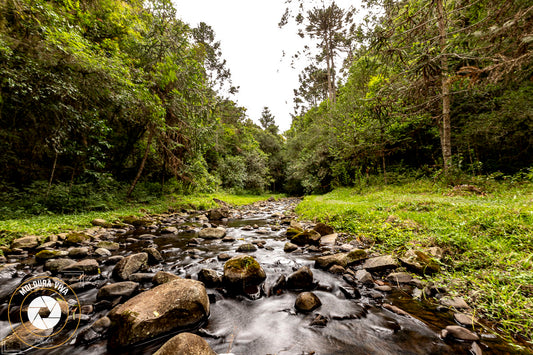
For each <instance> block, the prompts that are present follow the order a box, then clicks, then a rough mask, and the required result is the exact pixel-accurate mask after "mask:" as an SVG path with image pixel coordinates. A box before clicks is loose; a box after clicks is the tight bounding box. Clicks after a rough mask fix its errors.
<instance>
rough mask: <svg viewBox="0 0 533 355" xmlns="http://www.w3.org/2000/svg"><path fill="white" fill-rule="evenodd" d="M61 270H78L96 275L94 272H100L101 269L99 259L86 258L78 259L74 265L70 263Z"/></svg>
mask: <svg viewBox="0 0 533 355" xmlns="http://www.w3.org/2000/svg"><path fill="white" fill-rule="evenodd" d="M59 271H60V272H65V271H78V272H82V273H84V274H90V275H94V274H98V272H99V271H100V268H99V265H98V261H96V260H94V259H85V260H81V261H78V262H77V263H74V264H72V265H68V266H66V267H64V268H62V269H60V270H59Z"/></svg>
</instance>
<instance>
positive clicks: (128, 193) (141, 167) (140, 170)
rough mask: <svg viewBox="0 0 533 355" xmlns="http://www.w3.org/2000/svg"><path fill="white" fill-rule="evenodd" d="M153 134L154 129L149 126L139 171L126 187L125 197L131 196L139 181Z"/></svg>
mask: <svg viewBox="0 0 533 355" xmlns="http://www.w3.org/2000/svg"><path fill="white" fill-rule="evenodd" d="M153 136H154V130H153V129H151V128H150V129H149V131H148V141H147V142H146V149H145V150H144V156H143V160H142V162H141V166H139V171H138V172H137V176H135V179H133V182H132V183H131V186H130V188H129V189H128V192H127V193H126V197H130V196H131V193H132V192H133V189H135V185H137V182H139V179H140V178H141V174H142V172H143V170H144V165H145V164H146V160H147V159H148V153H149V152H150V146H151V144H152V138H153Z"/></svg>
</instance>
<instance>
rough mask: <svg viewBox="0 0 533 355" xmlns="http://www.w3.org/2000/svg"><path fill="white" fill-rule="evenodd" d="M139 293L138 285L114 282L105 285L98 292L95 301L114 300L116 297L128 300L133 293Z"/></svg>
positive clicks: (131, 282)
mask: <svg viewBox="0 0 533 355" xmlns="http://www.w3.org/2000/svg"><path fill="white" fill-rule="evenodd" d="M137 291H139V284H138V283H137V282H133V281H122V282H116V283H112V284H109V285H105V286H103V287H102V288H100V289H99V290H98V293H97V294H96V299H97V300H98V301H101V300H110V301H111V300H114V299H115V298H117V297H124V299H126V298H130V297H131V296H132V295H133V294H134V293H136V292H137Z"/></svg>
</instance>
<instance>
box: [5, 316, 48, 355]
mask: <svg viewBox="0 0 533 355" xmlns="http://www.w3.org/2000/svg"><path fill="white" fill-rule="evenodd" d="M53 332H54V329H53V328H52V329H44V330H43V329H39V328H37V327H35V326H34V325H33V324H31V323H30V322H25V323H23V324H21V325H19V326H18V327H16V328H15V329H14V330H13V331H12V332H9V335H8V336H6V337H5V338H4V339H2V340H1V341H0V349H2V352H3V351H4V350H5V351H6V352H8V351H9V350H16V352H17V353H20V351H21V350H24V349H27V348H29V347H32V346H33V345H37V344H39V343H40V342H42V341H43V340H44V339H46V337H49V336H50V335H51V334H52V333H53Z"/></svg>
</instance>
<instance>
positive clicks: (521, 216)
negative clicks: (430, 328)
mask: <svg viewBox="0 0 533 355" xmlns="http://www.w3.org/2000/svg"><path fill="white" fill-rule="evenodd" d="M483 189H484V191H485V192H486V194H485V195H478V194H474V193H468V192H463V193H461V192H457V191H454V190H453V189H451V188H445V187H442V186H441V185H434V184H433V183H431V182H430V181H419V182H416V183H408V184H405V185H402V186H374V187H369V188H368V189H366V190H361V189H350V188H339V189H336V190H334V191H332V192H330V193H328V194H326V195H322V196H308V197H306V198H305V199H304V201H303V202H302V203H300V205H299V206H298V207H297V212H298V213H299V214H300V215H302V217H303V218H306V219H315V220H320V221H326V222H329V223H330V224H331V225H332V226H333V227H335V228H336V229H337V230H341V231H346V232H348V233H350V234H351V235H353V236H354V238H358V239H360V240H364V241H366V242H369V243H371V244H373V247H372V248H373V249H374V250H377V251H380V252H393V253H396V254H401V253H402V252H404V251H405V250H407V249H410V248H413V247H417V246H421V247H424V246H440V247H441V248H443V249H444V250H445V258H444V260H443V262H444V265H443V266H444V267H443V272H441V273H440V274H438V275H436V276H434V277H433V281H436V282H438V283H439V284H441V285H445V286H447V287H448V289H449V290H450V292H451V293H454V294H457V295H462V296H464V297H465V299H466V300H467V301H468V302H469V303H470V304H471V305H473V306H474V307H475V308H476V311H477V312H479V313H482V315H483V316H484V317H485V318H487V319H489V320H491V321H494V322H496V323H497V327H498V328H499V329H501V330H502V331H503V332H504V334H506V335H507V336H508V337H509V339H510V338H511V337H513V338H515V339H516V338H519V339H526V340H527V341H529V342H530V344H533V343H532V342H531V341H532V339H533V183H515V184H509V183H496V182H491V183H487V184H486V185H484V186H483Z"/></svg>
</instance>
